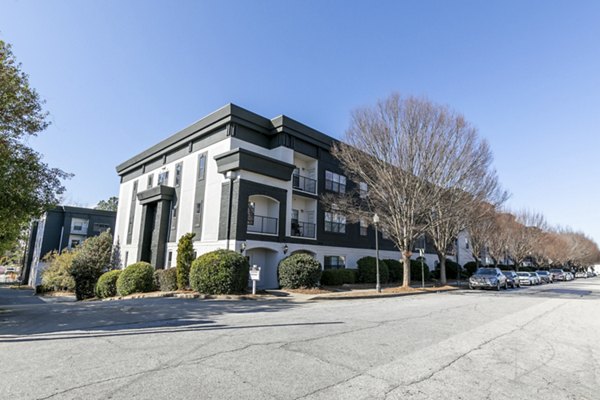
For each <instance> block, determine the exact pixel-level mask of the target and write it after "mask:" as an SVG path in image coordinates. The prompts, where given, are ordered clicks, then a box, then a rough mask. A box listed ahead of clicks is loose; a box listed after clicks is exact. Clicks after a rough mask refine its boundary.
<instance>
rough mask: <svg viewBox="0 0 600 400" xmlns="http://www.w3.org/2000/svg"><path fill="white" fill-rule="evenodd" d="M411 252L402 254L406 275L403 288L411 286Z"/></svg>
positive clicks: (403, 275) (403, 279) (404, 275)
mask: <svg viewBox="0 0 600 400" xmlns="http://www.w3.org/2000/svg"><path fill="white" fill-rule="evenodd" d="M410 256H411V253H410V251H408V250H407V251H404V252H402V267H403V269H404V273H403V274H402V287H404V288H407V287H409V286H410Z"/></svg>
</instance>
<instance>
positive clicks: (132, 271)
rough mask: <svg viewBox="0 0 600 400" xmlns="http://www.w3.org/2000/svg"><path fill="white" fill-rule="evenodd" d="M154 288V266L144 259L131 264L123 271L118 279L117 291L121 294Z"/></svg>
mask: <svg viewBox="0 0 600 400" xmlns="http://www.w3.org/2000/svg"><path fill="white" fill-rule="evenodd" d="M152 290H154V267H152V265H150V264H148V263H147V262H144V261H140V262H137V263H135V264H131V265H130V266H128V267H127V268H125V269H124V270H123V272H121V275H119V279H117V293H118V294H119V296H127V295H128V294H131V293H139V292H151V291H152Z"/></svg>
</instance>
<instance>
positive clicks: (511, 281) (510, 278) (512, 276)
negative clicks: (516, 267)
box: [502, 271, 521, 289]
mask: <svg viewBox="0 0 600 400" xmlns="http://www.w3.org/2000/svg"><path fill="white" fill-rule="evenodd" d="M502 273H503V274H504V276H506V283H507V284H508V286H510V287H511V288H513V289H514V288H517V287H521V281H520V280H519V275H517V273H516V272H515V271H502Z"/></svg>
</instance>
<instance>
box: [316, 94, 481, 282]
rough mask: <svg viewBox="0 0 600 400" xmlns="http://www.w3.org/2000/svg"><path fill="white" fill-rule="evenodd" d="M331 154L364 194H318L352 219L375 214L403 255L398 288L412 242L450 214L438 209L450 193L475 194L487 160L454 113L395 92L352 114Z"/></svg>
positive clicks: (473, 135) (471, 132)
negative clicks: (358, 183) (363, 187)
mask: <svg viewBox="0 0 600 400" xmlns="http://www.w3.org/2000/svg"><path fill="white" fill-rule="evenodd" d="M332 154H333V156H334V157H336V158H337V159H338V160H339V161H340V163H341V165H342V167H343V168H344V170H345V171H346V174H347V175H348V177H349V178H350V179H351V180H353V181H354V182H362V183H364V184H366V185H367V187H368V196H366V198H365V196H362V197H363V198H361V196H358V195H357V194H356V193H346V194H345V195H342V196H324V197H323V203H324V204H325V205H326V207H330V208H336V207H337V209H338V210H344V212H346V213H347V214H349V215H348V217H350V218H351V219H352V220H355V221H356V220H358V219H360V218H368V220H371V219H372V215H373V213H377V214H378V215H379V216H380V221H381V228H382V230H383V231H385V232H386V233H387V234H388V235H389V237H390V239H391V240H393V241H394V243H395V244H396V247H397V248H398V249H399V250H400V251H401V253H402V262H403V265H404V274H403V282H402V285H403V286H405V287H406V286H408V285H409V284H410V257H411V249H412V248H413V243H414V242H415V241H416V240H417V239H418V238H419V237H421V236H422V235H423V234H425V233H427V232H430V231H432V229H433V228H434V226H439V225H440V224H441V223H443V222H445V221H446V220H450V219H451V218H454V217H455V215H453V213H452V212H451V211H447V210H446V208H447V207H442V206H441V204H448V203H444V202H445V201H449V200H448V199H449V198H451V197H452V196H458V197H459V198H461V199H462V196H463V194H464V196H471V197H475V198H477V197H478V196H479V198H481V197H482V196H481V194H480V193H477V192H475V193H474V192H473V182H474V181H475V180H476V178H474V176H477V175H479V176H480V177H481V178H482V179H485V178H487V177H488V175H486V173H487V172H488V171H486V170H485V168H486V167H488V166H489V158H490V154H489V149H488V148H487V144H485V142H482V141H481V140H480V139H478V137H477V135H476V132H475V130H474V129H473V128H472V127H471V126H470V125H469V124H468V123H466V122H465V120H464V118H463V117H462V116H461V115H459V114H457V113H455V112H453V111H451V110H450V109H448V108H447V107H443V106H439V105H436V104H433V103H431V102H429V101H427V100H425V99H419V98H414V97H406V98H404V97H401V96H399V95H398V94H392V95H391V96H390V97H388V98H387V99H385V100H383V101H380V102H378V103H377V105H376V106H374V107H370V108H363V109H359V110H356V111H354V112H353V114H352V119H351V124H350V128H349V129H348V130H347V131H346V134H345V137H344V138H343V142H341V143H337V144H335V145H334V146H333V149H332ZM482 171H484V172H482ZM450 204H452V205H454V204H455V200H454V198H452V200H451V201H450ZM440 210H442V211H443V215H442V212H440ZM432 213H436V216H435V218H432ZM440 247H441V245H440Z"/></svg>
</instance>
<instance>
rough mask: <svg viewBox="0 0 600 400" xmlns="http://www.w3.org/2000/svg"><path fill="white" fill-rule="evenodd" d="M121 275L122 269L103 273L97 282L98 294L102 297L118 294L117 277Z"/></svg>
mask: <svg viewBox="0 0 600 400" xmlns="http://www.w3.org/2000/svg"><path fill="white" fill-rule="evenodd" d="M119 275H121V270H120V269H115V270H112V271H108V272H105V273H103V274H102V275H101V276H100V278H98V283H96V296H98V297H100V298H105V297H113V296H116V295H117V279H119Z"/></svg>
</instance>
